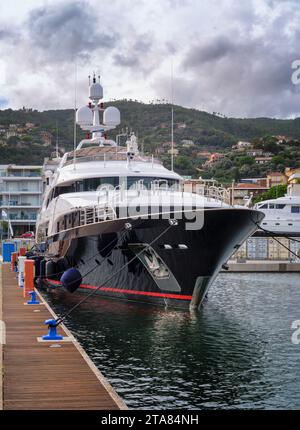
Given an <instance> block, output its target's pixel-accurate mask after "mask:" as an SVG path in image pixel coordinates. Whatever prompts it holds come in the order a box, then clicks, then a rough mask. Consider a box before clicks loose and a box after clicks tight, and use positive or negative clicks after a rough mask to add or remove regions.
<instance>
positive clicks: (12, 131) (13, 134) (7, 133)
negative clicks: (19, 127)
mask: <svg viewBox="0 0 300 430" xmlns="http://www.w3.org/2000/svg"><path fill="white" fill-rule="evenodd" d="M17 135H18V133H17V132H16V130H7V132H6V139H9V138H10V137H14V136H17Z"/></svg>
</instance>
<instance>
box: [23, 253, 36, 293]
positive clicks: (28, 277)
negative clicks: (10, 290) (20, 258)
mask: <svg viewBox="0 0 300 430" xmlns="http://www.w3.org/2000/svg"><path fill="white" fill-rule="evenodd" d="M33 290H34V260H27V259H26V260H25V261H24V288H23V296H24V297H26V296H27V294H28V293H29V291H33Z"/></svg>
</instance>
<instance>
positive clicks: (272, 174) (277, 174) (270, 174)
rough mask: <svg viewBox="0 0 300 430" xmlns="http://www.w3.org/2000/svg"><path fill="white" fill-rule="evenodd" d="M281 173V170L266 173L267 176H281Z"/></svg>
mask: <svg viewBox="0 0 300 430" xmlns="http://www.w3.org/2000/svg"><path fill="white" fill-rule="evenodd" d="M282 175H283V173H281V172H271V173H268V176H282Z"/></svg>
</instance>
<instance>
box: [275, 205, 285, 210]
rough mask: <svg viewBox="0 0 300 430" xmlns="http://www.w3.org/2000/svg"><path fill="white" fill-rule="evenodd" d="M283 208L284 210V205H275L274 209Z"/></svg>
mask: <svg viewBox="0 0 300 430" xmlns="http://www.w3.org/2000/svg"><path fill="white" fill-rule="evenodd" d="M284 208H285V205H282V204H280V205H276V209H284Z"/></svg>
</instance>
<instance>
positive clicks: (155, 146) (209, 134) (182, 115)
mask: <svg viewBox="0 0 300 430" xmlns="http://www.w3.org/2000/svg"><path fill="white" fill-rule="evenodd" d="M108 105H112V106H116V107H118V108H119V109H120V111H121V119H122V123H121V126H120V127H119V128H118V129H116V130H114V131H111V132H110V134H109V137H111V138H115V136H116V135H117V134H119V133H120V132H121V130H122V129H125V128H126V127H127V128H128V130H131V129H132V130H133V131H134V132H135V133H136V134H137V135H138V138H139V143H140V147H142V148H143V151H144V152H145V153H155V154H157V155H158V156H159V157H160V158H161V159H162V160H163V161H164V162H165V164H166V165H167V166H168V165H169V158H170V156H169V154H168V148H167V146H166V148H167V149H165V150H164V149H163V148H164V144H165V145H166V144H167V143H168V142H170V140H171V130H170V120H171V105H170V104H165V103H161V104H159V103H158V104H144V103H141V102H138V101H133V100H119V101H113V102H110V103H108ZM174 121H175V129H174V141H175V144H176V148H177V149H178V151H179V157H177V167H178V170H179V171H181V172H182V173H184V174H190V175H194V174H196V172H197V168H199V167H201V165H202V163H203V160H199V162H198V161H197V157H195V149H196V150H197V151H211V152H213V151H222V152H226V151H229V150H230V149H231V147H232V146H233V145H235V144H236V143H237V142H238V141H240V140H243V141H244V140H246V141H254V140H257V139H260V138H263V137H264V136H273V135H284V136H288V137H289V138H290V139H294V140H298V139H299V138H300V118H296V119H287V120H281V119H272V118H227V117H224V116H221V115H219V114H210V113H207V112H203V111H199V110H196V109H188V108H184V107H181V106H174ZM28 123H32V124H34V127H32V128H29V129H27V130H26V131H24V130H23V132H22V126H24V125H25V124H28ZM73 124H74V111H73V110H71V109H65V110H48V111H42V112H39V111H37V110H33V109H26V108H23V109H19V110H12V109H5V110H0V164H7V163H16V164H21V163H22V164H28V163H29V161H30V164H36V165H38V164H42V163H43V159H44V157H47V156H49V155H50V153H51V152H53V151H54V148H55V143H56V139H57V129H58V142H59V148H60V150H61V151H62V152H65V151H68V150H71V149H72V148H73V127H74V125H73ZM14 126H15V129H18V127H19V128H20V127H21V132H15V133H14V132H10V131H11V129H13V128H14ZM8 132H9V133H8ZM45 135H48V139H46V140H45ZM83 136H84V134H83V132H82V131H80V129H79V128H78V133H77V139H78V141H79V140H80V139H81V138H82V137H83ZM185 141H189V142H193V148H190V149H189V148H186V147H185V148H184V147H183V145H182V142H185ZM28 154H30V160H29V159H28ZM198 176H199V175H198Z"/></svg>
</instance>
